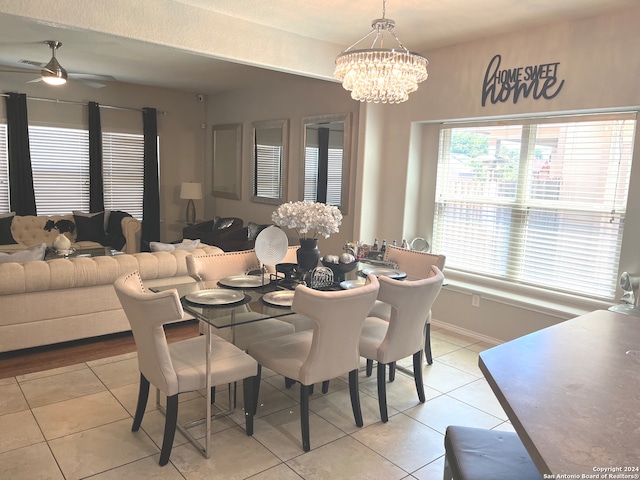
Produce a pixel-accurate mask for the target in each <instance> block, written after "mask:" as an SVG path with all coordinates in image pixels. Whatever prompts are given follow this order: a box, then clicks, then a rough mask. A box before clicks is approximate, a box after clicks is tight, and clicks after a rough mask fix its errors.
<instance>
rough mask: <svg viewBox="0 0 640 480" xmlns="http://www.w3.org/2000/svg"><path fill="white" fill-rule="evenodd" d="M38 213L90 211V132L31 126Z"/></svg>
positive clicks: (54, 213) (59, 213)
mask: <svg viewBox="0 0 640 480" xmlns="http://www.w3.org/2000/svg"><path fill="white" fill-rule="evenodd" d="M29 148H30V151H31V168H32V171H33V189H34V192H35V197H36V206H37V210H38V215H64V214H69V213H71V211H72V210H82V211H84V212H88V211H89V132H88V131H87V130H77V129H71V128H53V127H36V126H30V127H29Z"/></svg>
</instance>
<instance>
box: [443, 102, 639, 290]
mask: <svg viewBox="0 0 640 480" xmlns="http://www.w3.org/2000/svg"><path fill="white" fill-rule="evenodd" d="M635 124H636V119H635V113H633V114H616V115H613V114H612V115H600V116H574V117H558V118H547V119H535V120H531V121H513V122H500V123H494V124H489V123H487V124H482V125H480V124H477V125H447V126H443V127H442V128H441V131H440V147H439V158H438V178H437V188H436V211H435V215H434V233H433V248H434V251H438V252H442V253H444V254H446V256H447V268H450V269H452V270H458V271H461V272H469V273H473V274H477V275H481V276H486V277H490V278H495V279H500V280H505V281H508V282H510V283H516V284H521V285H525V286H532V287H539V288H542V289H548V290H554V291H561V292H566V293H572V294H579V295H582V296H586V297H590V298H597V299H603V300H612V299H613V298H614V297H615V290H616V286H617V280H618V278H617V277H618V261H619V257H620V248H621V243H622V233H623V226H624V218H625V208H626V204H627V192H628V188H629V177H630V171H631V161H632V149H633V140H634V132H635Z"/></svg>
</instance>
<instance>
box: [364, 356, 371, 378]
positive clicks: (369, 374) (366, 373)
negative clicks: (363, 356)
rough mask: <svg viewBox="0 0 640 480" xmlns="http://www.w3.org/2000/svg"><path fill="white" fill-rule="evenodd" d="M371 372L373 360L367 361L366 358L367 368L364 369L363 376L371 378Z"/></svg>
mask: <svg viewBox="0 0 640 480" xmlns="http://www.w3.org/2000/svg"><path fill="white" fill-rule="evenodd" d="M371 372H373V360H369V359H368V358H367V367H366V370H365V375H366V376H367V377H370V376H371Z"/></svg>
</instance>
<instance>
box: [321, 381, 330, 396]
mask: <svg viewBox="0 0 640 480" xmlns="http://www.w3.org/2000/svg"><path fill="white" fill-rule="evenodd" d="M328 391H329V380H325V381H324V382H322V393H327V392H328Z"/></svg>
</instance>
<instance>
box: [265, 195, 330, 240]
mask: <svg viewBox="0 0 640 480" xmlns="http://www.w3.org/2000/svg"><path fill="white" fill-rule="evenodd" d="M271 220H272V221H273V223H275V224H276V225H278V226H279V227H286V228H290V229H291V230H295V231H296V232H297V233H298V237H299V238H318V236H319V235H322V236H323V237H324V238H329V236H330V235H331V234H332V233H338V227H339V226H340V224H341V223H342V213H341V212H340V210H339V209H338V207H335V206H333V205H325V204H324V203H320V202H310V201H302V202H289V203H283V204H282V205H280V206H279V207H278V208H277V209H276V211H275V212H273V214H272V215H271Z"/></svg>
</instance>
